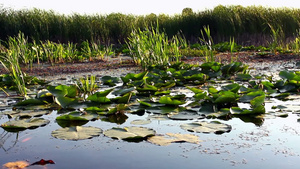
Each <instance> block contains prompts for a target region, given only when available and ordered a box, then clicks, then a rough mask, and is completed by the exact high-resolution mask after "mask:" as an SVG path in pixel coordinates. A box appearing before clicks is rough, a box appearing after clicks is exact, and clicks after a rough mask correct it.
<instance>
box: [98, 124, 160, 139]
mask: <svg viewBox="0 0 300 169" xmlns="http://www.w3.org/2000/svg"><path fill="white" fill-rule="evenodd" d="M104 135H105V136H107V137H111V138H113V139H120V140H126V141H132V142H139V141H142V140H144V139H146V138H147V137H150V136H154V135H155V131H154V130H153V129H149V128H144V127H124V128H112V129H109V130H106V131H105V132H104Z"/></svg>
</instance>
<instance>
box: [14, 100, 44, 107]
mask: <svg viewBox="0 0 300 169" xmlns="http://www.w3.org/2000/svg"><path fill="white" fill-rule="evenodd" d="M43 104H46V102H44V101H43V100H39V99H27V100H24V101H21V102H19V103H17V104H16V106H29V105H33V106H34V105H43Z"/></svg>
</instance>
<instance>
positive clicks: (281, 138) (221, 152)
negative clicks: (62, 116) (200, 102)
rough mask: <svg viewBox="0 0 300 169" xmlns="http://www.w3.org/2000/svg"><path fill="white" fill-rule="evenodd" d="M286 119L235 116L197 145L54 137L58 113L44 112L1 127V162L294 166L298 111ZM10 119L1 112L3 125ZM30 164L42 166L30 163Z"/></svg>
mask: <svg viewBox="0 0 300 169" xmlns="http://www.w3.org/2000/svg"><path fill="white" fill-rule="evenodd" d="M288 114H289V115H288V117H286V118H281V117H273V118H269V119H264V122H263V124H262V125H261V126H256V125H255V124H253V123H245V122H243V121H242V120H240V119H239V118H233V119H231V120H229V121H223V120H219V121H220V122H223V123H226V124H230V125H231V126H232V131H231V132H229V133H224V134H222V135H216V134H203V133H192V134H195V135H197V136H199V138H200V139H201V140H202V141H203V142H201V143H200V144H198V145H197V144H191V143H172V144H171V145H169V146H157V145H154V144H151V143H149V142H147V141H143V142H140V143H130V142H126V141H121V140H114V139H111V138H108V137H105V136H104V135H103V134H102V135H100V136H99V137H95V138H92V139H88V140H81V141H68V140H60V139H56V138H53V137H52V136H51V131H53V130H56V129H58V128H61V127H60V126H59V125H58V124H57V123H56V122H55V118H56V116H57V112H56V111H53V112H52V113H51V114H49V115H44V116H43V117H44V118H45V119H49V120H50V121H51V122H50V123H49V124H48V125H47V126H44V127H39V128H37V129H33V130H25V131H21V132H19V133H8V132H6V131H4V130H3V129H2V128H0V133H1V140H0V141H1V150H0V152H1V153H0V154H1V158H0V163H1V164H4V163H6V162H9V161H17V160H26V161H29V162H30V163H33V162H35V161H39V160H40V159H42V158H43V159H45V160H46V159H48V160H49V159H51V160H53V161H54V162H55V164H47V168H107V169H108V168H111V169H117V168H130V169H135V168H136V169H140V168H143V169H145V168H191V169H192V168H232V166H235V167H236V168H243V169H244V168H245V169H246V168H249V169H250V168H274V169H275V168H291V169H292V168H295V169H296V168H298V165H297V164H298V159H299V154H300V145H299V142H300V136H299V135H300V123H298V122H297V119H298V118H299V117H298V115H297V114H293V113H292V112H289V113H288ZM148 115H149V114H147V113H146V114H145V115H143V116H138V115H131V114H127V116H128V119H127V121H126V122H125V123H124V124H122V125H117V124H114V123H109V122H104V121H100V120H97V121H93V122H89V123H87V124H86V125H85V126H96V127H99V128H101V129H103V130H107V129H110V128H112V127H116V126H118V127H125V126H133V125H132V124H130V122H131V121H133V120H136V119H145V118H147V117H148ZM7 120H8V119H7V118H6V117H5V116H2V118H1V120H0V122H1V124H2V123H4V122H6V121H7ZM188 122H190V121H173V120H163V121H159V120H152V122H151V123H150V124H147V125H143V127H148V128H152V129H154V130H156V132H157V133H158V134H164V133H168V132H172V133H182V134H187V133H189V134H191V133H190V132H187V131H185V130H183V129H181V128H180V124H183V123H188ZM30 168H42V166H32V167H30Z"/></svg>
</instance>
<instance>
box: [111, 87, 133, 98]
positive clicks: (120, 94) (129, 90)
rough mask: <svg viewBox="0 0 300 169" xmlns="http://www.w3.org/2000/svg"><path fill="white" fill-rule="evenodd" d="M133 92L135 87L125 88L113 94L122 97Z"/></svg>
mask: <svg viewBox="0 0 300 169" xmlns="http://www.w3.org/2000/svg"><path fill="white" fill-rule="evenodd" d="M134 90H135V87H130V88H125V89H119V90H116V91H114V92H113V94H114V95H116V96H123V95H124V94H126V93H130V92H132V91H134Z"/></svg>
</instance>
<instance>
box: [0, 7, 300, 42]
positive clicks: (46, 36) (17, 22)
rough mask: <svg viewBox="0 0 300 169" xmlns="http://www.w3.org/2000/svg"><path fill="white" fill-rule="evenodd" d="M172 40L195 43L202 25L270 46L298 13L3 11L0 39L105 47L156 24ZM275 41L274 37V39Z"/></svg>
mask: <svg viewBox="0 0 300 169" xmlns="http://www.w3.org/2000/svg"><path fill="white" fill-rule="evenodd" d="M157 21H158V23H159V25H160V29H161V31H164V32H165V33H166V34H167V35H168V36H169V37H172V36H174V35H176V34H177V33H178V32H179V31H181V32H182V34H183V35H184V37H186V39H187V41H190V42H191V43H192V42H196V41H197V40H198V37H200V36H201V31H200V30H203V27H204V26H209V27H210V29H211V36H212V37H214V42H215V43H219V42H224V41H229V40H230V38H232V37H234V38H235V42H236V43H238V44H241V45H266V44H268V43H269V42H270V41H271V40H272V37H271V35H272V29H271V27H270V26H269V25H271V26H272V28H274V30H279V31H280V32H283V34H284V38H285V39H289V38H291V37H294V36H295V33H296V32H297V30H299V23H300V9H292V8H267V7H261V6H250V7H242V6H221V5H220V6H217V7H215V8H214V9H212V10H205V11H199V12H193V11H192V10H189V9H188V8H186V9H184V10H183V11H182V14H177V15H172V16H170V15H165V14H161V15H155V14H149V15H145V16H144V15H141V16H136V15H125V14H121V13H111V14H108V15H99V14H94V15H79V14H76V13H75V14H72V15H63V14H58V13H56V12H54V11H44V10H39V9H33V10H19V11H16V10H12V9H6V8H1V9H0V30H1V31H0V39H2V40H7V39H8V37H14V36H17V34H18V33H19V32H23V33H24V34H25V36H27V37H30V39H29V40H30V41H31V40H35V41H47V40H50V41H53V42H60V43H68V42H72V43H81V42H83V41H86V40H87V41H101V43H102V44H106V45H109V44H119V43H122V44H124V43H125V41H126V40H127V38H128V37H129V36H130V34H131V32H132V31H133V30H135V29H141V30H144V29H145V28H146V27H148V26H149V25H153V26H154V27H155V26H156V25H155V24H156V22H157ZM273 38H274V37H273Z"/></svg>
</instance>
